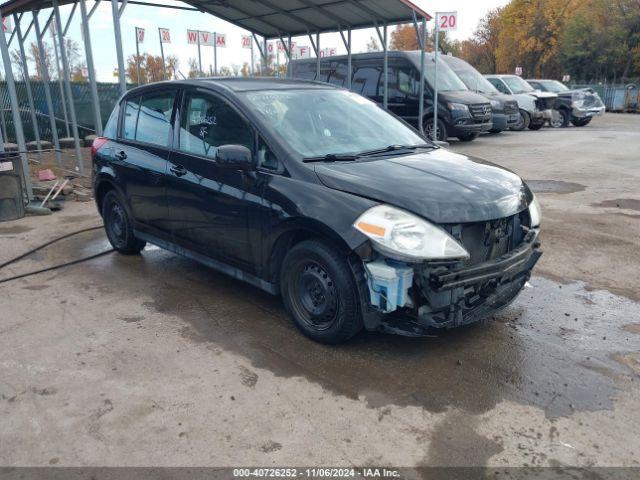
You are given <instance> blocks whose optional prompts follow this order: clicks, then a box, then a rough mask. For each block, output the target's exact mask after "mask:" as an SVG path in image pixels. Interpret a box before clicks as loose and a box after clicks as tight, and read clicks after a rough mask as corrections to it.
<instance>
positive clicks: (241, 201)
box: [167, 89, 260, 271]
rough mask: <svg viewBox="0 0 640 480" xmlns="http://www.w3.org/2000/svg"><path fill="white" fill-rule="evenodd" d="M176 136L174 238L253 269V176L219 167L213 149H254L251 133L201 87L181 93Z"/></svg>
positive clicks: (170, 193) (171, 167) (171, 175)
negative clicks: (251, 217)
mask: <svg viewBox="0 0 640 480" xmlns="http://www.w3.org/2000/svg"><path fill="white" fill-rule="evenodd" d="M176 131H177V137H178V138H177V139H176V140H175V148H174V150H173V151H172V153H171V156H170V158H169V163H168V168H167V202H168V205H169V218H170V222H171V236H172V240H173V241H174V242H175V243H177V244H179V245H182V246H184V247H186V248H189V249H191V250H194V251H196V252H199V253H201V254H205V255H207V256H210V257H213V258H217V259H220V260H223V261H225V262H227V263H230V264H233V265H234V266H237V267H239V268H243V269H245V270H248V271H251V270H253V268H254V266H255V265H256V264H257V260H258V259H256V258H255V257H254V254H253V250H252V248H251V245H250V236H249V225H248V211H249V207H250V205H251V204H253V203H259V201H260V199H259V196H257V195H256V194H255V190H256V186H255V181H256V180H255V175H253V174H252V172H248V173H247V172H242V171H240V170H236V169H231V168H228V167H223V166H220V165H219V164H218V163H216V160H215V158H216V151H217V148H218V147H220V146H222V145H243V146H246V147H247V148H249V149H250V150H251V151H252V152H255V132H254V130H253V128H252V127H251V126H250V125H249V123H248V122H247V121H246V119H245V117H244V116H243V115H242V114H241V113H240V112H239V111H238V110H237V109H236V108H235V107H234V106H233V105H231V104H230V103H229V102H228V101H227V100H225V99H224V98H222V97H221V96H219V95H217V94H214V93H212V92H209V91H205V90H201V89H186V90H185V91H183V93H182V99H181V106H180V109H179V114H178V115H177V116H176Z"/></svg>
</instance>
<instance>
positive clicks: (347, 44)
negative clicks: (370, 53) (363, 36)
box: [340, 28, 352, 90]
mask: <svg viewBox="0 0 640 480" xmlns="http://www.w3.org/2000/svg"><path fill="white" fill-rule="evenodd" d="M340 36H341V37H342V43H344V47H345V48H346V49H347V83H346V87H347V88H348V89H349V90H351V76H352V67H351V28H349V29H347V37H346V38H345V36H344V32H343V31H342V29H340Z"/></svg>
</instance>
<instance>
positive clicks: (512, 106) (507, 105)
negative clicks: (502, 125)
mask: <svg viewBox="0 0 640 480" xmlns="http://www.w3.org/2000/svg"><path fill="white" fill-rule="evenodd" d="M518 112H519V109H518V102H516V101H514V100H507V101H506V102H504V113H505V114H506V115H514V114H516V113H518Z"/></svg>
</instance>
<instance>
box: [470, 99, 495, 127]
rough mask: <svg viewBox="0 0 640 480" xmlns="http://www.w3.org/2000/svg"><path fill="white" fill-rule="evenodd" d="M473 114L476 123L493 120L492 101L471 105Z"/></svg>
mask: <svg viewBox="0 0 640 480" xmlns="http://www.w3.org/2000/svg"><path fill="white" fill-rule="evenodd" d="M469 111H470V112H471V116H472V117H473V119H474V120H475V121H476V123H485V122H490V121H491V104H490V103H475V104H473V105H470V106H469Z"/></svg>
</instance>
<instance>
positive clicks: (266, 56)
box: [262, 37, 269, 75]
mask: <svg viewBox="0 0 640 480" xmlns="http://www.w3.org/2000/svg"><path fill="white" fill-rule="evenodd" d="M263 42H264V43H263V45H262V48H263V49H264V71H263V72H262V74H263V75H266V72H267V69H268V68H269V46H268V45H267V37H264V39H263Z"/></svg>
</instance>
